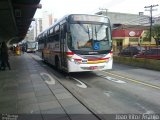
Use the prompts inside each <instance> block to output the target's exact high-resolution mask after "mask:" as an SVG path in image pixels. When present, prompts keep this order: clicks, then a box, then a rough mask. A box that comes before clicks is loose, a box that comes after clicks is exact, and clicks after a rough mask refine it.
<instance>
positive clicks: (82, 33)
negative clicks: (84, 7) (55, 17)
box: [68, 23, 111, 51]
mask: <svg viewBox="0 0 160 120" xmlns="http://www.w3.org/2000/svg"><path fill="white" fill-rule="evenodd" d="M70 32H71V37H70V39H69V41H68V42H69V48H70V49H71V50H82V51H102V50H110V49H111V36H110V32H111V31H110V28H109V26H107V24H84V23H78V24H70Z"/></svg>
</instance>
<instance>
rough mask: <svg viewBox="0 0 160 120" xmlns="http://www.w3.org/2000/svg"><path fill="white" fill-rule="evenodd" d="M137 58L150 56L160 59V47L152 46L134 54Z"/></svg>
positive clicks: (150, 57)
mask: <svg viewBox="0 0 160 120" xmlns="http://www.w3.org/2000/svg"><path fill="white" fill-rule="evenodd" d="M134 57H135V58H148V59H159V60H160V48H152V49H149V50H147V51H145V52H144V53H140V54H137V55H134Z"/></svg>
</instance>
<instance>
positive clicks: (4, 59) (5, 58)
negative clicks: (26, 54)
mask: <svg viewBox="0 0 160 120" xmlns="http://www.w3.org/2000/svg"><path fill="white" fill-rule="evenodd" d="M0 51H1V66H0V69H1V70H5V68H6V65H7V67H8V68H9V70H11V67H10V63H9V55H8V47H7V45H6V43H5V42H2V45H1V50H0Z"/></svg>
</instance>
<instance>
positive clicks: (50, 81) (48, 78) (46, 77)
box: [40, 73, 55, 85]
mask: <svg viewBox="0 0 160 120" xmlns="http://www.w3.org/2000/svg"><path fill="white" fill-rule="evenodd" d="M40 75H41V77H42V79H43V80H44V81H45V82H46V83H47V84H49V85H54V84H55V80H54V78H53V77H52V76H51V75H50V74H48V73H40Z"/></svg>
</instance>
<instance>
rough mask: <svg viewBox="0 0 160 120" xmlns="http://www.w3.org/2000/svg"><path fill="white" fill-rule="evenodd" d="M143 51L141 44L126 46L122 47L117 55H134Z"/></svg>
mask: <svg viewBox="0 0 160 120" xmlns="http://www.w3.org/2000/svg"><path fill="white" fill-rule="evenodd" d="M144 51H145V48H144V47H141V46H128V47H127V48H124V49H123V50H122V51H121V52H120V53H119V55H122V56H134V55H136V54H140V53H143V52H144Z"/></svg>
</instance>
